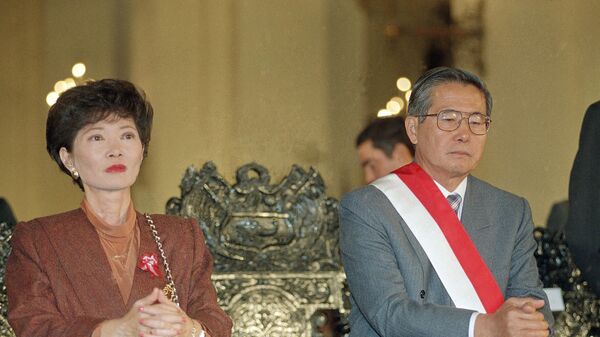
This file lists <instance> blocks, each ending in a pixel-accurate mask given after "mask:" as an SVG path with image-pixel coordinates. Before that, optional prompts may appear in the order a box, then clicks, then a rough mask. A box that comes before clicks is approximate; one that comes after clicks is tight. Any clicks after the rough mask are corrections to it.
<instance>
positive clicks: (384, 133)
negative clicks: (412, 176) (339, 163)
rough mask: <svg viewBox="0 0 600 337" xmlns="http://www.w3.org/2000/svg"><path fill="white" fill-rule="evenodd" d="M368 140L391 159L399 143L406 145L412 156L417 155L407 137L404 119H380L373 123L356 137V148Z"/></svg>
mask: <svg viewBox="0 0 600 337" xmlns="http://www.w3.org/2000/svg"><path fill="white" fill-rule="evenodd" d="M367 140H371V141H372V142H373V147H375V148H377V149H380V150H382V151H383V152H384V153H385V155H386V156H388V157H389V158H391V157H392V153H393V152H394V146H395V145H396V144H398V143H400V144H404V145H406V147H407V148H408V150H409V151H410V153H411V155H413V156H414V155H415V149H414V147H413V145H412V143H411V142H410V139H408V136H407V135H406V128H405V127H404V118H402V117H388V118H378V119H376V120H374V121H372V122H371V123H370V124H369V125H367V127H366V128H365V129H364V130H363V131H362V132H361V133H360V134H359V135H358V137H356V147H358V146H360V144H362V143H364V142H366V141H367Z"/></svg>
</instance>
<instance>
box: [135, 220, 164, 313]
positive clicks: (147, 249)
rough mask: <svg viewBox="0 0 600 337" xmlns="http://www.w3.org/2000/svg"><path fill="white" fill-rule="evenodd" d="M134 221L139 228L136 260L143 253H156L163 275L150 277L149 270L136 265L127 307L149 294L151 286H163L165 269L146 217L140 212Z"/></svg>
mask: <svg viewBox="0 0 600 337" xmlns="http://www.w3.org/2000/svg"><path fill="white" fill-rule="evenodd" d="M136 221H137V226H138V227H139V229H140V249H139V250H138V257H137V260H136V261H137V262H139V261H140V260H141V258H142V256H143V255H144V254H156V256H157V257H158V259H159V268H160V271H161V272H162V274H163V277H160V278H159V277H152V276H151V274H150V272H147V271H144V270H142V269H140V268H138V267H137V266H136V268H135V272H134V275H133V287H132V289H131V293H130V295H129V300H128V301H127V305H126V306H127V308H131V306H132V305H133V303H134V302H135V301H137V300H139V299H140V298H143V297H145V296H147V295H148V294H150V293H151V292H152V289H153V288H159V289H162V288H163V287H164V286H165V277H164V274H165V271H164V268H163V262H162V258H161V257H160V252H159V251H158V248H157V246H156V242H155V241H154V238H153V237H152V233H151V232H150V227H149V226H148V223H147V222H146V217H145V216H144V215H143V214H141V213H137V220H136ZM155 224H156V222H155ZM159 236H160V233H159ZM137 262H136V263H137Z"/></svg>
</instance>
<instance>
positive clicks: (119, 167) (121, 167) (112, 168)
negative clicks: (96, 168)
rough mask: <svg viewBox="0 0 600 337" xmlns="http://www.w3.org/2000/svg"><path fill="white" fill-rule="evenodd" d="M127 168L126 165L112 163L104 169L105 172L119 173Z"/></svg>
mask: <svg viewBox="0 0 600 337" xmlns="http://www.w3.org/2000/svg"><path fill="white" fill-rule="evenodd" d="M126 170H127V166H125V165H121V164H119V165H112V166H109V167H108V168H107V169H106V170H104V171H106V172H107V173H121V172H125V171H126Z"/></svg>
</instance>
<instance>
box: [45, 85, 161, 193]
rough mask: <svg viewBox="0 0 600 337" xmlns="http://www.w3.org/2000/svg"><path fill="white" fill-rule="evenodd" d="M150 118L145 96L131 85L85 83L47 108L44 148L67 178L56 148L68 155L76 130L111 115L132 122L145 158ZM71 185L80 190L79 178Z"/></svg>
mask: <svg viewBox="0 0 600 337" xmlns="http://www.w3.org/2000/svg"><path fill="white" fill-rule="evenodd" d="M153 115H154V111H153V109H152V105H151V104H150V102H149V101H148V100H147V99H146V96H145V94H144V93H143V92H141V91H139V90H138V89H136V87H135V86H134V85H133V84H132V83H130V82H128V81H124V80H117V79H104V80H100V81H89V82H86V83H85V84H83V85H80V86H76V87H73V88H71V89H69V90H67V91H65V92H64V93H62V94H61V95H60V97H59V98H58V100H57V101H56V103H54V105H52V107H50V110H49V111H48V119H47V120H46V149H47V150H48V153H49V154H50V157H52V159H53V160H54V161H55V162H56V163H57V164H58V167H59V168H60V169H61V170H62V171H63V172H65V173H66V174H67V175H69V176H70V175H71V172H70V171H69V170H68V169H67V168H66V167H65V166H64V164H63V163H62V160H61V159H60V154H59V153H60V149H61V148H62V147H64V148H66V149H67V151H69V152H71V150H72V148H73V142H74V141H75V137H76V136H77V132H79V130H81V129H82V128H83V127H85V126H86V125H89V124H93V123H96V122H99V121H102V120H105V119H107V118H109V117H111V116H114V117H117V118H131V119H133V121H134V123H135V126H136V128H137V131H138V133H139V135H140V140H141V142H142V145H143V147H144V157H146V156H147V154H148V144H149V143H150V132H151V130H152V117H153ZM75 182H76V183H77V184H78V185H79V187H80V188H82V189H83V185H82V183H81V179H80V178H78V179H76V180H75Z"/></svg>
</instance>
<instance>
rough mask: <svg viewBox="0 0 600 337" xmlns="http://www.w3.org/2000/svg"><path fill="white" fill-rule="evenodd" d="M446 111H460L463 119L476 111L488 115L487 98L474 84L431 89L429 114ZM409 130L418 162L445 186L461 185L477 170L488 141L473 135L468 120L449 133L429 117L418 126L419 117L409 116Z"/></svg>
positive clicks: (485, 136)
mask: <svg viewBox="0 0 600 337" xmlns="http://www.w3.org/2000/svg"><path fill="white" fill-rule="evenodd" d="M444 110H455V111H460V112H462V114H463V118H464V117H468V116H469V115H470V114H472V113H475V112H479V113H482V114H485V113H486V105H485V98H484V96H483V93H481V91H479V89H477V88H476V87H475V86H473V85H464V84H460V83H445V84H440V85H438V86H436V87H434V88H433V89H432V96H431V107H430V108H429V111H427V114H437V113H439V112H440V111H444ZM406 128H407V132H408V136H409V138H410V140H411V142H413V144H416V153H415V161H416V162H417V163H419V165H421V167H422V168H423V169H424V170H425V171H426V172H427V173H429V174H430V175H431V176H432V177H433V178H434V179H435V180H436V181H438V182H439V183H440V184H442V185H444V186H453V185H454V184H455V183H456V184H458V183H459V182H460V181H461V180H462V179H463V178H464V177H466V176H467V175H468V174H469V173H470V172H471V171H473V170H474V169H475V167H476V166H477V164H478V163H479V160H480V159H481V156H482V154H483V148H484V146H485V141H486V139H487V135H475V134H473V133H472V132H471V130H470V129H469V126H468V122H467V120H466V119H465V120H463V121H462V122H461V123H460V126H459V127H458V129H456V130H454V131H450V132H449V131H442V130H440V129H439V128H438V127H437V118H436V117H426V118H425V120H424V121H423V122H422V123H419V121H418V117H414V116H409V117H408V118H407V119H406ZM454 187H455V186H454Z"/></svg>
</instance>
